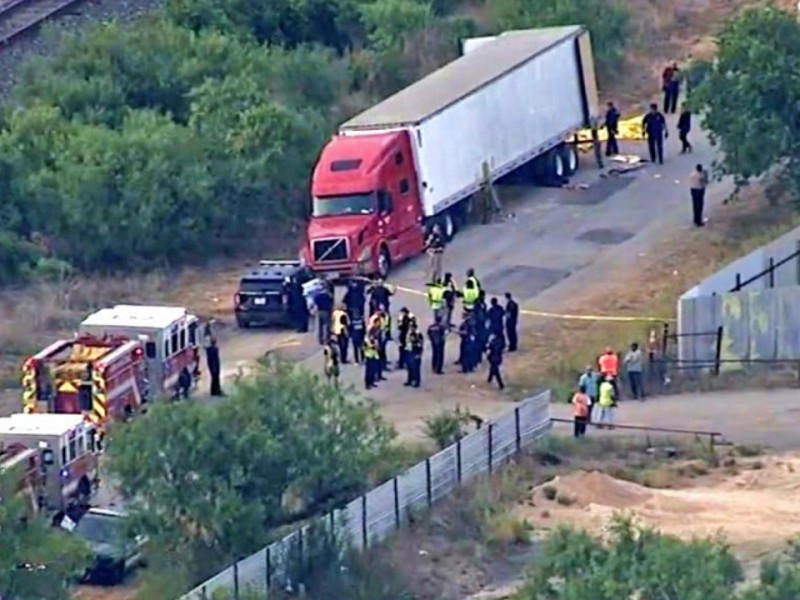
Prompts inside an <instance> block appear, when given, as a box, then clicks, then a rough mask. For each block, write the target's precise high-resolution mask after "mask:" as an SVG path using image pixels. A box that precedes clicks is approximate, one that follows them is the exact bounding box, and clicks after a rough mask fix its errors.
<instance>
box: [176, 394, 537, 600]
mask: <svg viewBox="0 0 800 600" xmlns="http://www.w3.org/2000/svg"><path fill="white" fill-rule="evenodd" d="M550 396H551V394H550V390H547V391H545V392H542V393H540V394H538V395H536V396H533V397H532V398H528V399H527V400H524V401H522V402H520V403H519V405H517V406H516V407H515V408H514V410H512V411H509V412H508V413H506V414H504V415H503V416H502V417H500V418H499V419H497V420H495V421H492V422H491V423H489V424H488V425H484V426H483V427H481V428H480V429H478V430H477V431H474V432H472V433H470V434H469V435H467V436H465V437H464V438H462V439H460V440H459V441H458V442H456V443H455V444H453V445H451V446H449V447H448V448H445V449H444V450H442V451H440V452H437V453H436V454H434V455H433V456H431V457H429V458H427V459H425V460H424V461H422V462H420V463H418V464H417V465H415V466H413V467H411V468H410V469H409V470H407V471H406V472H405V473H403V474H401V475H398V476H397V477H394V478H393V479H391V480H389V481H387V482H385V483H383V484H382V485H380V486H378V487H376V488H375V489H373V490H372V491H370V492H368V493H366V494H364V495H363V496H361V497H360V498H357V499H355V500H353V501H352V502H350V504H348V505H347V506H346V507H344V508H343V509H340V510H334V511H333V512H331V513H329V514H327V515H325V516H323V517H320V518H319V519H317V520H316V521H314V522H313V523H311V524H309V525H307V526H305V527H303V528H301V529H298V530H297V531H294V532H293V533H291V534H289V535H287V536H286V537H284V538H283V539H281V540H279V541H277V542H275V543H273V544H270V545H269V546H267V547H266V548H263V549H262V550H259V551H258V552H256V553H255V554H253V555H251V556H248V557H247V558H244V559H242V560H240V561H238V562H236V563H234V564H233V565H231V566H230V567H228V568H227V569H225V570H224V571H222V572H221V573H219V574H217V575H215V576H214V577H212V578H211V579H209V580H207V581H205V582H204V583H202V584H200V585H199V586H197V587H196V588H195V589H193V590H192V591H191V592H189V593H188V594H186V595H184V596H183V597H182V598H181V600H209V599H210V598H211V597H212V596H213V594H214V593H215V592H217V590H230V591H231V592H232V593H233V597H234V598H238V597H239V594H240V592H244V591H245V590H248V589H250V590H256V591H261V592H268V591H269V590H270V589H275V588H278V587H283V586H286V585H287V583H290V581H289V580H290V570H291V568H292V566H293V565H300V566H301V567H307V566H308V565H309V564H310V562H311V561H312V560H313V559H314V556H313V553H312V552H311V551H309V547H310V546H311V545H312V544H313V542H314V540H315V539H317V538H315V534H317V533H318V532H319V531H320V530H321V531H323V532H324V533H325V535H326V536H329V537H331V538H335V539H336V540H337V541H344V542H345V543H346V544H348V545H349V547H351V548H353V549H356V550H364V549H366V548H368V547H370V546H371V545H373V544H375V543H378V542H381V541H382V540H384V539H386V538H387V537H389V536H390V535H391V534H392V533H394V532H395V531H397V530H398V529H400V528H401V527H402V526H403V525H404V524H405V523H407V522H408V521H409V519H410V518H411V517H412V515H413V514H415V513H418V511H420V510H426V509H428V508H430V507H431V506H433V504H434V503H436V502H437V501H439V500H441V499H442V498H444V497H445V496H447V495H448V494H450V493H451V492H452V491H454V490H455V489H456V488H458V487H459V486H460V485H461V484H462V483H464V482H467V481H469V480H470V479H473V478H474V477H476V476H477V475H480V474H482V473H486V472H488V473H491V472H492V470H493V469H495V468H497V467H499V466H500V465H501V464H502V463H503V462H504V461H506V460H507V459H508V458H510V457H511V456H513V455H515V454H517V453H518V452H521V451H522V450H523V449H525V448H527V447H528V446H530V445H531V444H532V443H533V442H535V441H536V440H538V439H539V438H541V437H542V436H544V435H545V434H546V433H547V432H548V431H549V430H550V428H551V426H552V422H551V420H550Z"/></svg>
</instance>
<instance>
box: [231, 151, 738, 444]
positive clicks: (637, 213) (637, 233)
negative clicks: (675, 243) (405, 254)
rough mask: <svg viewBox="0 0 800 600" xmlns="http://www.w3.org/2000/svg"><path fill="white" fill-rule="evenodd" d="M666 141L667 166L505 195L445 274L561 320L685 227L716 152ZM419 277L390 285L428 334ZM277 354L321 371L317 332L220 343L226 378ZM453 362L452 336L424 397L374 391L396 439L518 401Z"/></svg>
mask: <svg viewBox="0 0 800 600" xmlns="http://www.w3.org/2000/svg"><path fill="white" fill-rule="evenodd" d="M669 142H670V143H669V144H668V149H667V161H666V164H665V165H663V166H658V165H648V166H647V167H645V168H643V169H641V170H639V171H636V172H634V173H633V174H631V175H625V176H616V177H614V176H612V177H607V178H601V176H600V175H601V172H600V171H598V169H596V168H594V165H593V161H592V160H591V159H590V158H588V157H587V156H584V157H583V159H584V168H583V169H582V171H581V173H580V176H579V177H577V178H576V179H575V180H574V181H573V183H578V184H585V185H586V186H588V187H587V189H541V188H539V189H536V188H520V187H516V186H504V187H502V188H501V189H500V194H501V196H502V197H504V198H513V200H511V201H510V202H508V203H507V211H508V213H510V214H509V215H508V216H507V217H506V218H504V219H503V220H502V221H500V222H497V223H494V224H491V225H485V226H474V227H471V228H468V229H467V230H465V231H463V232H461V233H460V234H459V235H458V236H457V237H456V238H455V239H454V240H453V242H452V243H451V244H450V245H449V246H448V248H447V251H446V254H445V261H444V262H445V270H446V271H451V272H453V273H454V274H455V276H456V278H461V279H463V274H464V272H465V271H466V269H467V268H469V267H473V268H475V269H476V272H477V274H478V276H479V277H480V279H481V282H482V284H483V285H484V287H485V288H486V289H487V290H488V291H489V292H490V293H491V294H498V295H500V294H502V293H504V292H506V291H510V292H511V293H512V294H514V296H515V297H516V298H517V300H518V301H519V302H520V304H521V306H522V308H523V309H529V310H549V311H556V312H558V310H559V306H560V305H561V304H562V303H563V302H564V300H565V299H566V298H569V297H571V295H573V294H575V293H576V292H577V291H585V290H586V289H587V288H588V287H591V286H602V285H603V284H604V282H607V281H608V280H609V278H613V277H614V273H615V272H618V271H619V270H620V269H624V268H625V266H626V265H629V264H630V263H631V262H632V261H634V260H635V259H636V258H637V257H639V256H641V255H642V254H644V253H649V252H657V251H658V249H657V246H658V243H659V242H660V241H661V240H663V239H664V238H665V237H666V236H668V235H674V234H675V232H676V231H680V230H681V229H687V230H688V229H689V227H690V225H689V222H690V212H689V202H688V200H687V195H688V191H687V178H688V175H689V173H690V171H691V169H692V168H693V166H694V164H696V163H698V162H701V163H704V164H710V163H711V160H712V159H713V157H714V154H713V150H712V149H711V147H710V146H709V144H708V143H707V142H706V141H705V140H703V139H700V138H698V139H697V140H696V145H695V152H694V154H692V155H691V156H688V155H687V156H680V155H678V153H677V151H676V148H675V145H676V144H677V142H673V140H672V138H670V140H669ZM623 151H625V152H638V153H641V152H643V151H645V148H644V147H643V145H642V144H637V143H631V144H628V145H627V147H623ZM729 191H730V185H729V184H728V183H727V182H723V183H717V184H714V185H712V186H711V188H710V189H709V204H710V205H714V204H717V203H719V202H721V201H722V199H724V197H725V196H726V195H727V194H728V193H729ZM424 271H425V261H424V259H417V260H413V261H411V262H409V263H407V264H404V265H402V266H400V267H398V268H397V269H395V270H394V271H393V273H392V275H391V277H390V281H391V283H393V284H395V285H396V286H398V292H397V295H396V297H395V299H394V300H393V303H392V311H393V313H394V314H395V315H396V313H397V312H398V311H399V309H400V308H401V307H403V306H406V307H408V308H409V309H410V310H411V311H412V312H413V313H415V314H416V315H417V316H418V319H419V320H420V321H421V325H423V327H427V325H428V324H429V323H430V311H429V309H428V307H427V302H426V300H425V298H424V296H423V295H421V294H420V293H419V292H420V291H424V289H425V287H424V284H425V272H424ZM409 290H417V293H411V292H409ZM229 295H230V294H229V291H228V290H220V291H219V296H220V297H222V298H225V297H228V296H229ZM523 318H526V319H536V320H539V319H538V318H537V317H529V316H524V317H523ZM273 349H278V351H279V354H281V355H283V356H285V357H287V358H289V359H290V360H295V361H298V362H303V363H304V364H306V365H307V366H308V367H309V368H311V369H313V370H316V371H317V372H321V370H322V361H321V355H320V353H319V348H318V346H316V344H315V343H314V336H313V334H308V335H297V334H286V333H285V332H269V331H248V332H244V333H240V332H232V334H231V335H230V337H228V338H227V339H225V340H224V344H223V347H222V351H223V360H224V362H225V370H226V373H227V374H229V375H230V374H232V373H234V372H235V371H236V369H237V365H241V364H243V363H249V362H252V361H253V360H254V359H255V358H257V357H259V356H261V355H263V354H264V353H265V352H266V351H268V350H273ZM523 351H524V348H523ZM390 352H391V353H392V354H394V353H395V352H396V350H395V349H394V348H391V349H390ZM456 354H457V340H456V338H455V336H453V338H451V340H450V341H449V342H448V346H447V355H448V359H447V368H446V370H447V371H448V372H447V373H446V374H445V375H444V376H438V377H435V376H433V375H431V374H430V370H429V366H428V361H429V357H428V356H426V357H425V365H424V366H425V369H424V374H423V387H422V389H419V390H410V389H409V388H405V387H403V385H402V383H403V381H402V377H403V376H404V374H403V373H390V374H389V381H387V382H385V383H383V384H382V385H381V386H380V388H379V389H377V390H374V391H373V392H370V394H369V396H370V397H371V398H373V399H374V400H376V401H377V402H378V404H379V405H380V406H381V408H382V410H383V412H384V414H385V415H386V416H387V417H388V418H389V419H390V420H391V421H393V422H394V423H395V426H396V427H397V429H398V431H399V433H400V434H401V436H403V437H406V438H415V437H418V436H419V435H420V419H421V418H422V417H423V416H425V415H429V414H431V412H433V411H435V410H437V409H438V407H441V406H448V407H451V406H454V405H456V404H460V405H462V406H465V407H467V408H469V409H470V410H471V411H472V412H474V413H476V414H479V415H481V416H483V417H490V416H492V415H495V414H497V413H499V412H501V411H503V410H506V409H507V408H508V406H510V405H511V403H512V402H513V400H514V399H513V398H512V397H510V396H509V395H507V394H501V393H498V392H497V390H496V388H494V389H492V388H489V387H488V386H487V385H486V383H485V379H484V377H485V375H483V374H479V375H476V376H472V377H470V378H466V377H465V376H463V375H461V374H456V373H455V371H456V367H454V366H452V362H453V361H454V359H455V356H456ZM343 380H344V382H345V384H346V385H352V386H353V387H354V388H355V389H356V390H361V389H363V383H362V372H361V369H359V368H358V367H356V366H346V367H345V368H344V373H343Z"/></svg>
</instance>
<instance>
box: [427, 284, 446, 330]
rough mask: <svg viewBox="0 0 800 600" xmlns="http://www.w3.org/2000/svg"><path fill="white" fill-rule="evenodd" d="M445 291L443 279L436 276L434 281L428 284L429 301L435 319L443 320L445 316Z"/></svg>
mask: <svg viewBox="0 0 800 600" xmlns="http://www.w3.org/2000/svg"><path fill="white" fill-rule="evenodd" d="M444 293H445V287H444V286H443V285H442V281H441V279H439V278H436V279H435V280H434V281H433V283H429V284H428V303H429V304H430V306H431V310H432V311H433V320H434V321H436V320H441V319H442V317H443V316H444V308H445V305H444Z"/></svg>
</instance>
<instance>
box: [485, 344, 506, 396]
mask: <svg viewBox="0 0 800 600" xmlns="http://www.w3.org/2000/svg"><path fill="white" fill-rule="evenodd" d="M486 358H487V359H488V361H489V377H488V379H487V380H486V383H492V381H497V385H498V386H499V387H500V389H501V390H502V389H504V388H505V387H506V384H505V383H503V376H502V375H501V374H500V365H502V364H503V344H502V341H501V340H500V339H499V338H498V337H497V336H494V335H493V336H492V337H491V338H490V339H489V344H488V350H487V352H486Z"/></svg>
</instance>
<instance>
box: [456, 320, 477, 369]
mask: <svg viewBox="0 0 800 600" xmlns="http://www.w3.org/2000/svg"><path fill="white" fill-rule="evenodd" d="M458 334H459V335H460V336H461V346H460V348H459V351H460V352H459V354H460V356H459V360H458V364H460V365H461V372H462V373H472V372H473V371H474V370H475V367H476V366H477V364H478V360H477V356H476V354H478V353H480V350H477V352H476V349H477V348H478V342H477V337H476V335H475V326H474V321H473V318H472V317H467V318H466V319H464V321H463V322H462V323H461V327H459V330H458Z"/></svg>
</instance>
